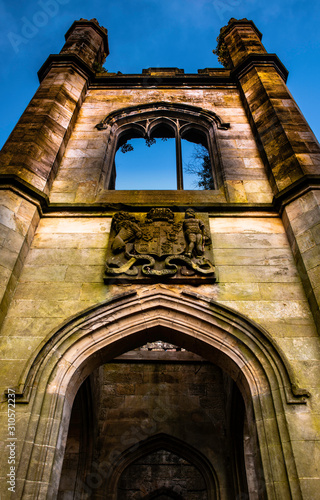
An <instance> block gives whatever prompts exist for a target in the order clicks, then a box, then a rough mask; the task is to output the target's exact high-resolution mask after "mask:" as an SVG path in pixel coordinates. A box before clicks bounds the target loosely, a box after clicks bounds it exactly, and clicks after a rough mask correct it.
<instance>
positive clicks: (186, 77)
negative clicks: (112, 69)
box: [0, 19, 320, 500]
mask: <svg viewBox="0 0 320 500" xmlns="http://www.w3.org/2000/svg"><path fill="white" fill-rule="evenodd" d="M217 51H218V54H219V57H220V60H221V61H222V62H223V64H224V66H225V68H218V69H215V68H206V69H202V70H199V71H198V73H197V74H185V73H184V71H183V70H181V69H178V68H149V69H145V70H143V72H142V74H130V75H129V74H119V73H118V74H113V73H108V72H106V71H104V70H103V67H102V64H103V61H104V58H105V57H106V56H107V55H108V39H107V31H106V30H105V29H104V28H102V27H101V26H100V25H99V24H98V22H97V21H96V20H95V19H93V20H91V21H87V20H83V19H82V20H80V21H76V22H74V23H73V25H72V26H71V28H70V29H69V30H68V32H67V34H66V43H65V45H64V47H63V49H62V50H61V52H60V54H57V55H51V56H49V58H48V59H47V61H46V62H45V63H44V65H43V66H42V68H41V69H40V71H39V79H40V87H39V89H38V91H37V92H36V94H35V96H34V97H33V99H32V100H31V102H30V104H29V105H28V107H27V109H26V110H25V112H24V113H23V115H22V117H21V119H20V120H19V122H18V124H17V126H16V127H15V129H14V130H13V132H12V134H11V135H10V137H9V139H8V141H7V143H6V144H5V146H4V148H3V150H2V153H1V171H0V172H1V176H0V180H1V192H0V196H1V226H0V228H1V248H0V255H1V276H2V279H1V297H2V302H1V318H0V319H1V358H2V359H1V394H2V402H1V442H2V446H3V448H2V453H1V474H2V480H1V489H0V491H1V498H2V499H6V498H23V499H36V498H39V499H54V498H59V499H64V500H67V499H87V498H92V499H108V500H116V499H117V500H126V499H144V500H147V499H158V500H164V499H180V500H196V499H197V500H234V499H238V500H240V499H246V498H248V499H250V500H257V499H259V500H260V499H268V500H271V499H272V500H273V499H278V500H280V499H281V500H289V499H294V500H298V499H304V500H311V499H312V500H313V499H316V498H318V497H319V491H320V482H319V473H320V471H319V463H320V444H319V429H320V418H319V414H320V377H319V372H320V370H319V368H320V343H319V333H320V315H319V303H320V287H319V283H320V207H319V204H320V194H319V193H320V191H319V180H320V149H319V144H318V142H317V140H316V139H315V137H314V135H313V133H312V131H311V130H310V128H309V126H308V124H307V123H306V121H305V119H304V118H303V116H302V114H301V112H300V110H299V108H298V107H297V105H296V103H295V101H294V100H293V98H292V97H291V95H290V93H289V92H288V90H287V87H286V84H285V82H286V78H287V70H286V68H285V67H284V66H283V64H282V63H281V62H280V61H279V59H278V58H277V56H276V55H275V54H269V53H267V52H266V49H265V48H264V46H263V45H262V43H261V33H260V32H259V31H258V29H257V28H256V26H255V25H254V23H253V22H252V21H248V20H246V19H243V20H239V21H238V20H235V19H232V20H231V21H230V22H229V24H228V25H227V26H226V27H224V28H223V29H222V30H221V32H220V36H219V42H218V49H217ZM159 139H160V140H161V139H163V140H164V141H167V142H170V141H171V142H172V144H174V151H175V156H174V162H173V163H174V166H173V167H172V168H173V170H174V176H175V177H176V184H175V185H174V187H172V186H170V188H169V189H157V186H158V182H159V185H160V180H161V182H162V180H163V179H162V178H163V177H165V175H164V174H163V171H164V169H165V168H167V167H166V166H167V162H166V161H164V162H163V171H162V170H161V171H158V170H156V169H155V168H154V166H153V161H151V162H150V165H149V167H148V168H149V170H148V172H147V174H146V173H143V174H142V177H143V178H144V177H150V178H152V179H153V181H154V188H153V189H149V188H148V189H144V188H142V187H141V188H140V187H139V183H138V186H134V187H133V185H132V189H128V188H127V189H119V186H120V184H119V178H120V177H121V172H120V170H121V169H120V167H119V160H118V158H119V157H118V156H117V155H118V153H119V152H121V150H122V151H123V152H126V151H127V156H126V157H127V159H128V161H129V164H130V154H131V152H132V151H130V150H132V149H133V147H132V143H133V141H137V140H142V141H144V142H146V143H147V145H148V146H151V147H150V152H152V148H153V147H154V143H157V142H159ZM130 141H131V142H130ZM185 141H186V142H188V143H194V144H196V145H197V147H198V148H200V149H201V151H202V152H203V151H204V153H202V166H201V168H202V170H201V168H200V171H199V169H198V174H199V175H200V182H199V183H198V186H197V187H196V188H194V189H192V188H190V186H189V185H188V184H187V182H186V178H187V176H188V171H187V170H186V169H185V168H184V163H183V144H184V143H185ZM132 165H133V164H132ZM170 168H171V167H170ZM132 170H133V171H134V172H133V173H134V176H133V177H134V178H138V170H139V165H138V164H134V166H132V168H131V171H132ZM131 173H132V172H131ZM139 182H140V181H139ZM129 187H131V186H129ZM186 187H187V189H186ZM200 188H202V189H200ZM203 188H205V189H203Z"/></svg>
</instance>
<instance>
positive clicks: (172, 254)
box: [105, 208, 215, 284]
mask: <svg viewBox="0 0 320 500" xmlns="http://www.w3.org/2000/svg"><path fill="white" fill-rule="evenodd" d="M214 271H215V268H214V265H213V259H212V247H211V238H210V232H209V223H208V215H207V214H202V213H201V214H200V213H195V212H194V210H192V209H191V208H188V209H187V210H186V211H185V212H184V213H181V212H179V213H173V212H172V210H171V209H170V208H152V209H151V210H150V211H149V212H148V213H147V214H140V213H139V214H137V213H135V214H132V213H129V212H118V213H116V214H115V215H114V217H113V219H112V225H111V233H110V239H109V245H108V251H107V263H106V272H105V275H106V277H105V281H106V283H110V282H115V281H116V282H119V281H120V282H123V283H128V282H135V283H148V282H150V281H167V282H168V281H172V282H175V283H181V282H185V281H188V282H189V283H193V284H200V283H203V282H204V281H205V282H207V283H208V282H209V283H213V282H215V273H214Z"/></svg>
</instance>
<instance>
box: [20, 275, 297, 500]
mask: <svg viewBox="0 0 320 500" xmlns="http://www.w3.org/2000/svg"><path fill="white" fill-rule="evenodd" d="M158 339H163V340H165V341H171V342H172V343H175V344H178V345H181V346H182V347H186V348H187V349H189V350H190V351H193V352H195V353H198V354H200V355H201V356H203V357H205V358H206V359H208V360H209V361H212V362H214V363H215V364H217V365H218V366H220V367H221V368H222V369H223V370H225V371H226V372H227V373H229V375H230V376H231V377H232V378H233V379H234V380H235V381H236V383H237V385H238V387H239V389H240V391H241V392H242V394H243V396H244V400H245V403H247V405H248V404H250V403H251V404H252V405H253V408H254V414H255V418H256V421H257V423H259V422H260V424H261V425H257V432H258V438H259V443H260V447H261V448H260V450H261V459H262V463H263V469H264V472H265V480H266V487H267V489H268V490H269V491H270V498H274V497H275V495H276V491H275V490H276V489H277V486H276V482H277V481H276V479H275V478H276V477H278V475H279V471H281V474H282V477H287V478H289V477H290V475H292V474H293V475H295V472H294V471H293V469H295V466H294V467H293V466H292V463H293V464H294V458H293V454H292V450H291V448H290V446H288V447H286V448H282V445H281V443H282V442H286V443H288V441H289V440H288V429H287V424H286V420H285V416H284V406H285V405H286V404H287V403H288V402H295V403H297V402H299V401H300V402H301V398H300V399H299V398H298V397H295V395H294V394H293V392H292V386H293V384H294V379H292V374H291V373H290V367H289V365H288V364H287V362H286V361H285V358H284V357H283V356H282V355H281V354H279V352H280V351H279V350H278V349H277V348H276V346H275V344H274V343H273V342H272V340H271V338H270V337H269V336H268V334H267V333H266V332H264V331H263V330H262V329H261V328H259V327H258V326H257V325H255V324H254V323H252V322H251V321H249V320H247V319H246V318H244V317H243V316H241V315H239V314H238V313H236V312H234V311H232V310H231V309H229V308H227V307H224V306H221V305H219V304H218V303H215V302H213V301H211V300H209V299H208V298H206V297H201V296H198V295H197V294H193V293H189V292H188V293H187V292H183V293H182V294H180V293H174V292H172V291H169V290H167V289H166V288H164V287H162V286H161V285H159V286H154V287H151V288H149V289H148V290H147V291H145V292H141V293H140V294H138V293H137V292H127V293H124V294H122V295H120V296H118V297H115V298H113V299H112V300H111V301H108V302H106V303H103V304H100V305H98V306H95V307H93V308H91V309H89V310H87V311H84V312H83V313H82V314H80V315H77V316H76V317H74V318H72V319H71V320H69V321H67V322H66V323H65V324H64V325H62V327H61V328H59V329H58V330H56V331H55V332H53V333H52V334H51V335H50V336H48V338H47V339H46V341H44V342H43V344H42V346H41V348H40V349H39V351H38V353H37V355H36V356H35V357H34V358H33V359H31V360H30V363H29V364H28V366H27V367H26V368H25V370H24V374H23V376H22V379H21V385H23V386H24V387H25V389H26V391H27V390H28V389H32V388H33V389H34V390H33V391H32V392H31V398H30V405H31V413H32V415H33V419H32V420H31V422H30V424H29V428H28V430H27V436H29V438H30V439H29V442H30V441H31V442H33V443H34V444H33V447H32V450H31V457H30V453H29V451H28V450H27V449H26V450H25V454H22V456H21V461H20V464H21V467H22V468H24V464H25V463H29V460H30V458H31V461H30V463H31V462H35V463H36V464H37V474H36V478H35V477H34V474H35V472H34V471H35V467H34V466H32V467H31V466H30V467H29V470H28V474H27V483H26V484H29V486H30V484H32V488H33V490H32V491H33V493H32V494H33V497H34V498H38V496H37V495H38V494H39V491H40V489H41V491H43V489H44V488H45V487H46V486H47V488H49V484H51V486H50V488H54V485H55V484H58V483H59V481H58V477H59V476H57V474H59V473H60V472H59V471H60V469H59V467H61V466H62V458H63V450H64V443H65V440H66V432H67V428H68V423H69V418H70V412H71V405H72V402H73V399H74V396H75V394H76V392H77V390H78V389H79V387H80V385H81V383H82V382H83V380H84V379H85V378H86V377H87V376H88V375H89V374H90V373H91V372H92V371H93V370H94V369H95V368H97V367H98V366H100V365H101V364H103V363H106V362H108V361H109V360H111V359H113V358H114V357H116V356H118V355H120V354H121V353H123V352H126V351H128V350H130V349H132V348H134V347H137V346H139V345H142V344H145V343H146V342H148V341H150V340H158ZM301 392H302V393H303V391H301ZM275 408H276V409H277V410H275ZM40 415H41V418H40ZM265 418H267V419H268V425H264V423H263V422H264V419H265ZM35 420H38V425H37V426H35ZM57 422H61V423H60V425H59V426H57ZM271 422H272V426H270V423H271ZM271 427H272V430H271ZM270 432H271V434H270ZM269 441H270V446H269ZM275 441H276V446H274V445H275ZM39 449H43V450H55V451H54V453H51V454H49V458H48V454H47V452H46V453H43V455H41V454H40V456H39V452H38V450H39ZM287 461H288V463H289V464H290V467H289V469H290V470H289V469H288V467H287V465H286V464H287ZM53 463H54V464H55V467H54V468H53ZM292 467H293V468H292ZM292 471H293V472H292ZM18 474H19V472H18ZM21 477H25V473H22V474H21ZM44 477H45V478H47V479H46V480H44V479H43V478H44ZM48 477H49V478H50V480H48ZM29 482H30V483H29ZM45 485H46V486H45ZM281 488H283V486H281ZM286 488H287V491H288V498H290V496H289V495H290V488H291V487H290V481H289V479H287V486H286ZM281 491H282V490H281ZM22 493H23V492H22ZM48 494H49V496H50V495H53V496H54V492H53V491H52V490H50V492H49V493H48ZM295 498H300V497H297V496H296V497H295Z"/></svg>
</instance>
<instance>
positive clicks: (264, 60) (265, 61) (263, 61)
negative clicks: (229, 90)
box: [231, 54, 289, 82]
mask: <svg viewBox="0 0 320 500" xmlns="http://www.w3.org/2000/svg"><path fill="white" fill-rule="evenodd" d="M256 66H260V67H261V66H273V67H274V68H275V70H276V71H277V72H278V73H279V75H280V76H281V78H282V79H283V80H284V82H286V81H287V78H288V74H289V71H288V70H287V68H286V67H285V66H284V65H283V64H282V62H281V61H280V59H279V58H278V56H277V55H276V54H250V55H249V56H248V57H247V58H246V59H245V60H244V61H243V62H241V63H240V64H238V66H236V67H235V68H234V69H233V70H232V71H231V76H232V77H233V78H234V79H240V78H242V77H243V76H244V75H245V74H246V73H248V71H250V70H251V69H252V68H254V67H256Z"/></svg>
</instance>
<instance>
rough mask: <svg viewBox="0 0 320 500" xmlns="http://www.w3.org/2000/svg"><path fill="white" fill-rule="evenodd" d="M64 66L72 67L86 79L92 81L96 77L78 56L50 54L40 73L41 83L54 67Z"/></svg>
mask: <svg viewBox="0 0 320 500" xmlns="http://www.w3.org/2000/svg"><path fill="white" fill-rule="evenodd" d="M63 66H65V67H70V66H71V67H72V68H73V69H74V70H75V71H77V72H78V73H79V74H80V75H81V76H83V77H84V78H86V79H90V80H92V79H93V78H94V76H95V72H94V71H93V70H92V69H91V68H90V67H89V66H88V65H87V64H86V63H84V62H83V60H82V59H81V58H80V57H79V56H77V55H76V54H50V56H49V57H48V59H47V60H46V61H45V62H44V63H43V65H42V66H41V68H40V69H39V71H38V78H39V82H40V83H41V82H42V80H43V79H44V78H45V76H46V75H47V74H48V72H49V71H50V69H51V68H52V67H60V68H61V67H63Z"/></svg>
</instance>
